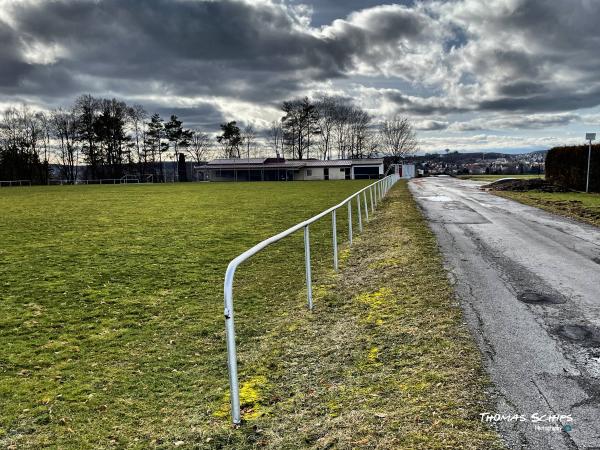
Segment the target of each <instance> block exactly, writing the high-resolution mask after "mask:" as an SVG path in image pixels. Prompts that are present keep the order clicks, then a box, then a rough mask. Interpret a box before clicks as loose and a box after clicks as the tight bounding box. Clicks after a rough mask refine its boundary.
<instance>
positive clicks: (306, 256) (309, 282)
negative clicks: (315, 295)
mask: <svg viewBox="0 0 600 450" xmlns="http://www.w3.org/2000/svg"><path fill="white" fill-rule="evenodd" d="M304 262H305V265H306V297H307V299H308V309H309V310H311V311H312V308H313V301H312V300H313V299H312V276H311V273H310V231H309V230H308V225H306V226H305V227H304Z"/></svg>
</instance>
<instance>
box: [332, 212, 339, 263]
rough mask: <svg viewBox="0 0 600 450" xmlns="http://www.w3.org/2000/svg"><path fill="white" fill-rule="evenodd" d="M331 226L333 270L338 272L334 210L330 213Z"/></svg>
mask: <svg viewBox="0 0 600 450" xmlns="http://www.w3.org/2000/svg"><path fill="white" fill-rule="evenodd" d="M331 226H332V228H333V270H335V271H336V272H337V270H338V249H337V218H336V214H335V210H333V211H332V212H331Z"/></svg>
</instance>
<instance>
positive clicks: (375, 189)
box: [371, 185, 378, 208]
mask: <svg viewBox="0 0 600 450" xmlns="http://www.w3.org/2000/svg"><path fill="white" fill-rule="evenodd" d="M371 190H372V191H373V192H372V195H373V199H374V200H375V203H374V204H375V208H377V200H378V198H377V185H375V186H373V187H372V188H371Z"/></svg>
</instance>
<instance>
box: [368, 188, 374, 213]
mask: <svg viewBox="0 0 600 450" xmlns="http://www.w3.org/2000/svg"><path fill="white" fill-rule="evenodd" d="M369 196H370V197H371V214H375V204H374V203H373V188H369Z"/></svg>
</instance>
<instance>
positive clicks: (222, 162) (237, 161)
mask: <svg viewBox="0 0 600 450" xmlns="http://www.w3.org/2000/svg"><path fill="white" fill-rule="evenodd" d="M267 159H268V158H229V159H213V160H212V161H209V162H208V165H209V166H227V165H232V166H241V165H242V164H264V163H265V161H266V160H267Z"/></svg>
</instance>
